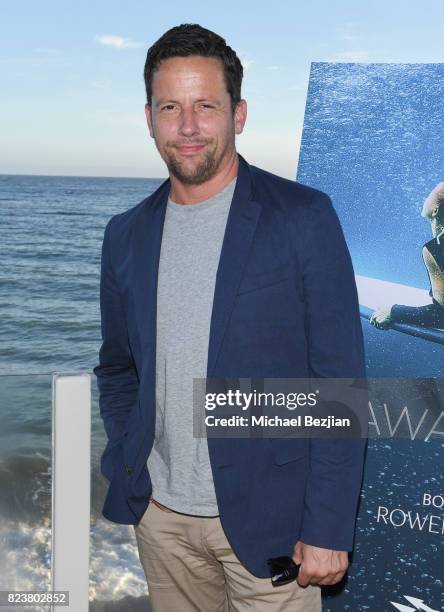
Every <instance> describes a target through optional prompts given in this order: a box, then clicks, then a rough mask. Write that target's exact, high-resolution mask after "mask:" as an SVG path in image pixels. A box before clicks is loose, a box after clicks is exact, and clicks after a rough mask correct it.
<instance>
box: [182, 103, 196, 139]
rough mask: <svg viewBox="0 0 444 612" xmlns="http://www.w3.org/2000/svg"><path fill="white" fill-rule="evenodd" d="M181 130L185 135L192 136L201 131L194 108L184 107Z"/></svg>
mask: <svg viewBox="0 0 444 612" xmlns="http://www.w3.org/2000/svg"><path fill="white" fill-rule="evenodd" d="M179 130H180V132H181V133H182V134H184V135H185V136H191V135H192V134H195V133H196V132H198V131H199V126H198V124H197V121H196V114H195V112H194V109H192V108H188V109H185V108H184V109H182V113H181V122H180V127H179Z"/></svg>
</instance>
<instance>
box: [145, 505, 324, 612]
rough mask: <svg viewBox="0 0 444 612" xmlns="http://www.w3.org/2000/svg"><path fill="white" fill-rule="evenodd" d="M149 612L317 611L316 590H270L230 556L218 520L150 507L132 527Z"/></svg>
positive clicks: (264, 581)
mask: <svg viewBox="0 0 444 612" xmlns="http://www.w3.org/2000/svg"><path fill="white" fill-rule="evenodd" d="M134 530H135V534H136V540H137V546H138V550H139V557H140V561H141V563H142V566H143V569H144V572H145V575H146V579H147V583H148V591H149V598H150V603H151V608H152V610H153V612H245V611H246V610H248V611H249V612H320V611H321V610H322V607H321V589H320V587H318V586H312V585H309V586H308V587H306V588H302V587H300V586H299V585H298V583H297V582H296V581H294V582H291V583H290V584H287V585H284V586H280V587H273V586H272V584H271V580H270V578H256V577H255V576H253V575H252V574H251V573H250V572H249V571H248V570H247V569H246V568H245V567H244V566H243V565H242V563H241V562H240V561H239V559H238V558H237V557H236V555H235V554H234V552H233V550H232V548H231V546H230V544H229V542H228V540H227V538H226V536H225V533H224V531H223V528H222V525H221V522H220V520H219V517H211V518H205V517H198V516H190V515H187V514H179V513H177V512H173V511H171V510H170V511H167V510H166V509H161V508H160V507H158V506H157V505H156V504H155V503H150V504H149V505H148V508H147V510H146V512H145V514H144V515H143V517H142V519H141V520H140V522H139V523H138V525H136V526H135V527H134Z"/></svg>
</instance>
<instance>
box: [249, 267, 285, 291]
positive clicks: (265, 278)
mask: <svg viewBox="0 0 444 612" xmlns="http://www.w3.org/2000/svg"><path fill="white" fill-rule="evenodd" d="M289 279H290V267H289V266H288V265H285V266H280V267H279V268H273V269H272V270H265V271H263V272H258V273H248V272H247V273H245V275H244V277H243V278H242V280H241V284H240V286H239V289H238V292H237V295H241V294H243V293H249V292H250V291H256V290H258V289H264V288H265V287H271V286H273V285H277V284H278V283H282V282H283V281H286V280H289Z"/></svg>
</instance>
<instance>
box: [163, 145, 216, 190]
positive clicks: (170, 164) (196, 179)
mask: <svg viewBox="0 0 444 612" xmlns="http://www.w3.org/2000/svg"><path fill="white" fill-rule="evenodd" d="M225 153H226V147H225V148H224V150H223V151H222V152H221V154H220V156H219V157H216V150H215V149H212V150H209V151H205V152H204V154H203V157H202V159H201V160H200V162H199V163H198V164H197V166H195V167H194V168H193V169H192V170H187V169H186V165H185V164H183V163H182V162H181V161H180V160H178V159H177V157H175V155H174V153H173V154H168V153H167V152H166V153H165V157H164V161H165V163H166V165H167V168H168V170H169V172H170V173H171V174H172V175H173V176H174V177H175V178H177V180H178V181H180V182H181V183H183V184H184V185H201V184H202V183H206V182H207V181H209V180H210V179H211V178H212V177H213V176H214V175H215V174H216V172H217V170H218V168H219V166H220V163H221V161H222V159H223V157H224V155H225Z"/></svg>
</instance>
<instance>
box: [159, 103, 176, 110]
mask: <svg viewBox="0 0 444 612" xmlns="http://www.w3.org/2000/svg"><path fill="white" fill-rule="evenodd" d="M174 108H175V107H174V104H165V106H162V110H173V109H174Z"/></svg>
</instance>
